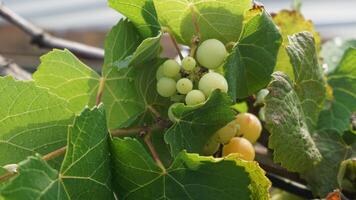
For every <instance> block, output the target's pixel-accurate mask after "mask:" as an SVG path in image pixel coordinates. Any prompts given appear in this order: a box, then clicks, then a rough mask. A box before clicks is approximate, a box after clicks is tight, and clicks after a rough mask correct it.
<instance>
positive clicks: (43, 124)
mask: <svg viewBox="0 0 356 200" xmlns="http://www.w3.org/2000/svg"><path fill="white" fill-rule="evenodd" d="M0 91H1V93H0V102H1V106H0V152H2V153H1V156H0V166H1V165H5V164H12V163H17V162H19V161H21V160H23V159H25V158H26V157H27V156H30V155H34V154H35V153H40V154H46V153H49V152H51V151H53V150H55V149H58V148H60V147H62V146H64V145H65V143H66V135H65V134H66V132H67V129H68V125H69V124H70V123H72V120H73V113H72V112H71V111H70V110H69V107H68V102H67V101H66V100H65V99H62V98H59V97H57V96H55V95H54V94H52V93H49V91H48V90H47V89H45V88H39V87H37V86H36V85H35V83H34V82H33V81H16V80H14V79H13V78H11V77H1V78H0ZM53 164H55V163H53Z"/></svg>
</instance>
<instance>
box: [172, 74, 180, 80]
mask: <svg viewBox="0 0 356 200" xmlns="http://www.w3.org/2000/svg"><path fill="white" fill-rule="evenodd" d="M181 78H182V75H181V74H180V73H178V74H177V75H176V76H175V77H173V79H174V80H175V81H178V80H179V79H181Z"/></svg>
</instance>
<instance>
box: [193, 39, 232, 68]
mask: <svg viewBox="0 0 356 200" xmlns="http://www.w3.org/2000/svg"><path fill="white" fill-rule="evenodd" d="M226 56H227V51H226V48H225V45H224V44H223V43H222V42H220V41H219V40H216V39H209V40H206V41H204V42H203V43H201V45H200V46H199V47H198V49H197V60H198V62H199V63H200V64H201V65H202V66H204V67H206V68H208V69H216V68H218V67H220V66H221V65H222V64H223V62H224V60H225V58H226Z"/></svg>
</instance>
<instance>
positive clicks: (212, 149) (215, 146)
mask: <svg viewBox="0 0 356 200" xmlns="http://www.w3.org/2000/svg"><path fill="white" fill-rule="evenodd" d="M219 146H220V144H219V143H218V142H216V141H209V142H208V143H207V144H206V145H205V146H204V149H203V155H204V156H211V155H214V153H216V152H217V151H218V150H219Z"/></svg>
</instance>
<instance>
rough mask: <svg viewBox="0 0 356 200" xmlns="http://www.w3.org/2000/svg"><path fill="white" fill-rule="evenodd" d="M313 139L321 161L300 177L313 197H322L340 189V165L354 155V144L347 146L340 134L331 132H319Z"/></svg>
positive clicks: (355, 144)
mask: <svg viewBox="0 0 356 200" xmlns="http://www.w3.org/2000/svg"><path fill="white" fill-rule="evenodd" d="M313 139H314V141H315V142H316V145H317V147H318V149H319V151H320V152H321V154H322V156H323V159H322V160H321V162H320V163H319V164H318V165H316V166H315V167H313V168H311V169H309V170H307V171H305V173H303V174H302V177H303V178H304V179H306V180H307V182H308V185H309V187H310V188H311V189H312V191H313V194H314V195H316V196H320V197H323V196H326V195H327V194H328V193H329V192H332V191H333V190H335V189H336V188H340V186H339V184H338V182H337V174H338V171H339V168H340V164H341V162H342V161H343V160H346V159H348V158H350V157H351V156H352V153H356V142H354V144H353V145H348V144H346V143H345V141H344V140H343V139H342V137H341V136H340V134H338V133H335V132H333V131H327V132H326V131H321V132H319V133H318V134H315V135H314V138H313Z"/></svg>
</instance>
